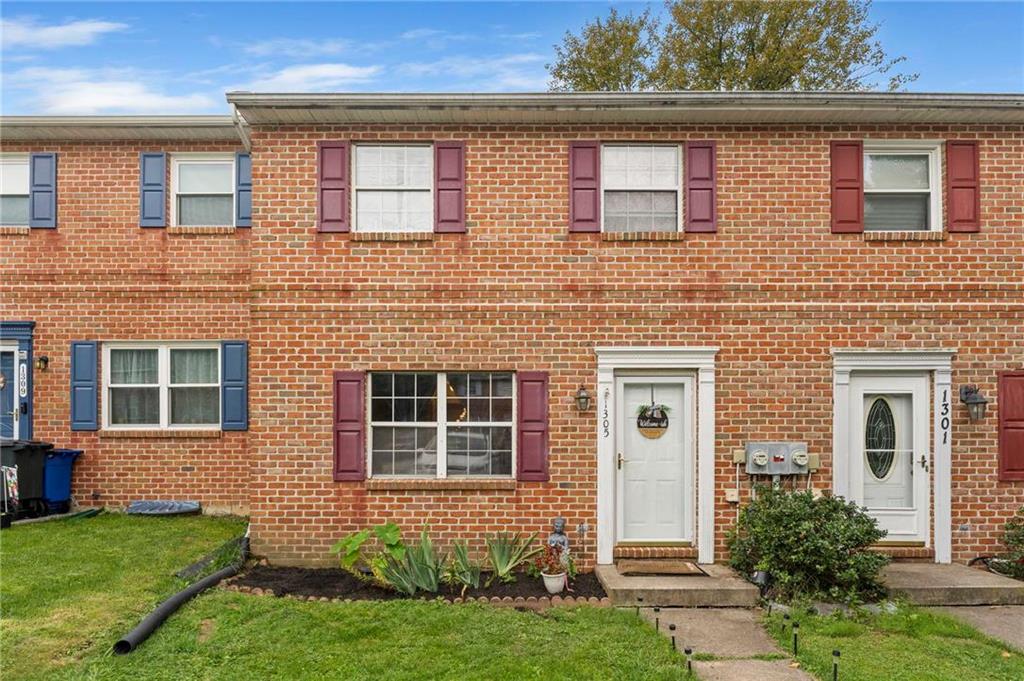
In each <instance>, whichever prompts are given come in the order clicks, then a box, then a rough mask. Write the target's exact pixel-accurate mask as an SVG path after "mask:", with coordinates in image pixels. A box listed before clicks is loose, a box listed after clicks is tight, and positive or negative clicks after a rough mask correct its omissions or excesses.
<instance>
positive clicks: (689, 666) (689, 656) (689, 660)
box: [683, 648, 693, 676]
mask: <svg viewBox="0 0 1024 681" xmlns="http://www.w3.org/2000/svg"><path fill="white" fill-rule="evenodd" d="M683 652H685V653H686V673H687V674H689V675H690V676H693V648H687V649H686V650H684V651H683Z"/></svg>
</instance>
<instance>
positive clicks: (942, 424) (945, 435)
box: [939, 390, 949, 444]
mask: <svg viewBox="0 0 1024 681" xmlns="http://www.w3.org/2000/svg"><path fill="white" fill-rule="evenodd" d="M940 416H941V417H942V418H940V419H939V428H940V429H941V430H942V444H947V443H949V390H943V391H942V412H941V413H940Z"/></svg>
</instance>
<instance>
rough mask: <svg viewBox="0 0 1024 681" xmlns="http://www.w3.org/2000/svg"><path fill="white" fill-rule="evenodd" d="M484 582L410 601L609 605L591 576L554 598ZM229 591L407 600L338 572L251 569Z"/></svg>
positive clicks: (522, 577) (529, 580)
mask: <svg viewBox="0 0 1024 681" xmlns="http://www.w3.org/2000/svg"><path fill="white" fill-rule="evenodd" d="M487 577H488V575H487V574H486V573H485V574H484V575H483V576H482V578H481V586H480V588H479V589H467V590H466V593H465V594H463V593H462V590H461V589H460V588H457V587H452V586H449V585H447V584H442V585H441V590H440V591H439V592H438V593H436V594H418V595H417V596H415V597H414V598H418V599H423V600H433V599H435V598H443V599H445V600H449V601H453V602H462V601H470V600H476V601H489V602H492V603H493V602H499V603H502V604H506V605H513V606H521V605H533V604H539V605H541V606H546V605H550V604H551V603H552V602H554V603H592V604H601V605H607V604H608V598H607V594H606V593H605V591H604V588H603V587H602V586H601V583H600V582H598V580H597V577H596V576H595V575H594V574H593V573H592V572H591V573H587V574H581V575H578V576H577V577H576V579H574V580H573V581H572V583H571V584H570V588H571V589H572V591H568V590H566V591H563V592H562V593H561V594H559V596H555V597H552V596H550V595H549V594H548V592H547V590H546V589H545V588H544V583H543V581H542V580H541V579H539V578H534V577H530V576H529V575H526V574H519V575H517V577H516V581H515V582H512V583H505V582H497V581H496V582H494V583H493V584H491V585H490V586H489V587H484V586H483V584H484V583H486V581H487ZM227 588H229V589H232V590H237V591H245V592H250V593H257V594H270V595H274V596H286V597H291V598H298V599H302V600H319V601H328V600H331V601H333V600H351V601H390V600H399V599H404V598H409V596H406V595H404V594H400V593H396V592H394V591H391V590H390V589H382V588H380V587H378V586H374V585H373V584H367V583H366V582H363V581H360V580H358V579H356V578H355V577H354V576H352V575H351V574H349V573H348V572H346V571H344V570H341V569H338V568H324V569H318V568H300V567H273V566H269V565H255V566H253V567H252V568H251V569H249V570H248V571H246V572H245V573H244V574H242V575H240V576H238V577H235V578H234V579H232V580H231V581H230V583H229V585H228V587H227Z"/></svg>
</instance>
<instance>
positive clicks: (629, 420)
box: [616, 375, 694, 543]
mask: <svg viewBox="0 0 1024 681" xmlns="http://www.w3.org/2000/svg"><path fill="white" fill-rule="evenodd" d="M616 404H617V405H618V407H619V408H618V414H617V416H616V420H617V424H616V425H617V428H616V478H617V480H616V488H617V489H616V491H617V494H616V498H617V500H618V503H617V509H616V511H617V522H616V526H617V528H618V529H617V533H616V538H617V540H618V541H619V542H620V543H621V542H639V543H646V542H657V543H666V542H679V543H683V542H691V541H693V534H694V533H693V492H694V484H693V469H694V456H693V418H692V413H693V378H692V377H690V376H678V375H676V376H671V375H669V376H664V375H662V376H653V375H652V376H620V377H617V378H616Z"/></svg>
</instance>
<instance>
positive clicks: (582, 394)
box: [576, 385, 590, 411]
mask: <svg viewBox="0 0 1024 681" xmlns="http://www.w3.org/2000/svg"><path fill="white" fill-rule="evenodd" d="M576 408H577V409H578V410H580V411H586V410H588V409H590V393H588V392H587V389H586V388H584V387H583V386H582V385H581V386H580V389H579V390H577V391H576Z"/></svg>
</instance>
